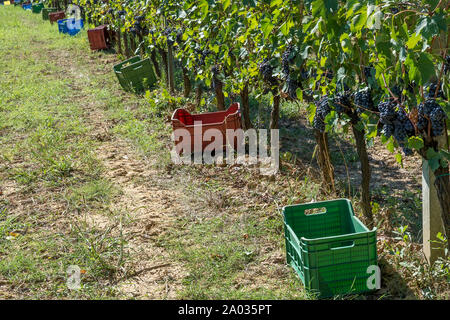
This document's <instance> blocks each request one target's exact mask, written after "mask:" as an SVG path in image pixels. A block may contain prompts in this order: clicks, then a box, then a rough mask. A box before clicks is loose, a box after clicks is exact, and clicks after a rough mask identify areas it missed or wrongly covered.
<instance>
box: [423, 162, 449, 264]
mask: <svg viewBox="0 0 450 320" xmlns="http://www.w3.org/2000/svg"><path fill="white" fill-rule="evenodd" d="M435 179H436V177H435V176H434V173H433V170H431V168H430V166H429V165H428V160H425V159H424V160H423V163H422V225H423V252H424V254H425V257H426V258H427V260H428V262H429V263H433V262H435V261H436V259H437V258H439V257H443V256H444V249H443V248H439V247H438V246H439V244H438V243H433V242H432V241H436V240H438V239H437V237H436V235H437V234H438V233H439V232H440V233H441V234H444V226H443V224H442V218H441V215H442V208H441V204H440V203H439V199H438V196H437V191H436V187H435V185H434V181H435Z"/></svg>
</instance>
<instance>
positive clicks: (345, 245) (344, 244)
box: [330, 240, 355, 250]
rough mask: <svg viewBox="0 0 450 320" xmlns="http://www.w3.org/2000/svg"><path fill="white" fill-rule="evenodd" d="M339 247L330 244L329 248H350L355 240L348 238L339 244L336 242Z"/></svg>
mask: <svg viewBox="0 0 450 320" xmlns="http://www.w3.org/2000/svg"><path fill="white" fill-rule="evenodd" d="M337 245H338V246H339V247H337V246H331V247H330V249H331V250H340V249H348V248H352V247H354V246H355V241H353V240H349V241H344V242H341V243H339V244H337Z"/></svg>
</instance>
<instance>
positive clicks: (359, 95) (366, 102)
mask: <svg viewBox="0 0 450 320" xmlns="http://www.w3.org/2000/svg"><path fill="white" fill-rule="evenodd" d="M353 101H354V103H355V105H356V106H357V108H356V112H357V113H358V114H361V113H362V112H363V111H375V112H376V111H378V108H377V107H376V106H375V104H374V103H373V98H372V91H371V90H370V88H368V87H366V88H364V89H362V90H359V91H357V92H355V94H354V96H353Z"/></svg>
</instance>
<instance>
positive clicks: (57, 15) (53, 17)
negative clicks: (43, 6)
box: [48, 11, 66, 24]
mask: <svg viewBox="0 0 450 320" xmlns="http://www.w3.org/2000/svg"><path fill="white" fill-rule="evenodd" d="M65 18H66V13H65V12H64V11H57V12H52V13H49V14H48V19H49V20H50V23H51V24H53V22H56V21H58V20H61V19H65Z"/></svg>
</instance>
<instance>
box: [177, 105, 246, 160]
mask: <svg viewBox="0 0 450 320" xmlns="http://www.w3.org/2000/svg"><path fill="white" fill-rule="evenodd" d="M197 121H201V128H200V130H198V133H197V132H195V126H194V122H197ZM172 127H173V130H174V134H175V141H178V140H181V141H178V142H176V143H175V147H176V151H177V153H178V154H179V153H180V152H181V150H183V149H185V148H186V147H187V145H186V144H187V143H190V144H191V151H192V152H199V151H204V149H205V147H206V146H207V145H209V144H210V143H211V141H203V135H204V133H205V132H206V131H207V130H208V129H218V130H220V131H221V132H222V136H223V142H222V145H223V146H226V143H227V142H226V130H227V129H233V130H236V129H241V109H240V105H239V103H233V104H232V105H231V106H230V107H229V108H228V110H226V111H218V112H208V113H203V114H190V113H189V112H188V111H186V110H185V109H177V110H175V112H174V113H173V115H172ZM176 129H186V130H187V131H189V134H190V138H191V139H190V141H183V138H182V135H181V134H180V132H178V133H177V131H176ZM195 133H196V134H197V136H195ZM199 133H200V134H201V136H198V134H199ZM180 137H181V138H180ZM196 139H201V141H202V144H201V146H202V150H196V149H194V147H195V146H194V141H195V140H196ZM236 144H237V139H234V141H233V148H234V149H236Z"/></svg>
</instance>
